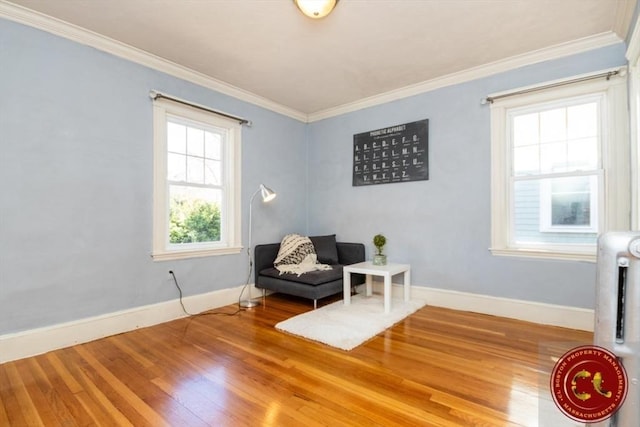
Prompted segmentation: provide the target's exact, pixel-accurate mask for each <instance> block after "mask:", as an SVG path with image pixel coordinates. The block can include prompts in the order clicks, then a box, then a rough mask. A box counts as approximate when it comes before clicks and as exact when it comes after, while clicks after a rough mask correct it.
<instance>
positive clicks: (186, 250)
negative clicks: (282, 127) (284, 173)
mask: <svg viewBox="0 0 640 427" xmlns="http://www.w3.org/2000/svg"><path fill="white" fill-rule="evenodd" d="M239 176H240V124H239V123H238V122H236V121H233V120H230V119H226V118H223V117H219V116H218V115H215V114H213V113H207V112H204V111H201V110H198V109H195V108H190V107H186V106H183V105H180V104H177V103H174V102H171V101H165V100H155V101H154V241H153V257H154V259H159V260H162V259H175V258H186V257H194V256H207V255H216V254H227V253H238V252H239V251H240V249H241V247H240V231H239V226H240V220H239V218H238V216H239V214H240V211H239V194H238V192H239V189H240V182H239Z"/></svg>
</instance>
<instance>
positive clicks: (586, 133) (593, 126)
mask: <svg viewBox="0 0 640 427" xmlns="http://www.w3.org/2000/svg"><path fill="white" fill-rule="evenodd" d="M597 135H598V104H597V103H595V102H591V103H589V104H582V105H575V106H573V107H569V108H567V136H568V138H569V139H575V138H585V137H595V136H597Z"/></svg>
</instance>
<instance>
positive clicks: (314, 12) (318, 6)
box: [293, 0, 339, 19]
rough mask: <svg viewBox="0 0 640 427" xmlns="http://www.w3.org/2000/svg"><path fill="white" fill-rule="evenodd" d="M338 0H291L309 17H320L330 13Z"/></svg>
mask: <svg viewBox="0 0 640 427" xmlns="http://www.w3.org/2000/svg"><path fill="white" fill-rule="evenodd" d="M338 1H339V0H293V2H294V3H295V4H296V6H298V9H300V11H301V12H302V13H304V14H305V15H307V16H308V17H309V18H313V19H320V18H324V17H325V16H327V15H328V14H330V13H331V11H332V10H333V8H334V7H336V4H338Z"/></svg>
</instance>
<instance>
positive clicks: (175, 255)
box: [151, 246, 242, 261]
mask: <svg viewBox="0 0 640 427" xmlns="http://www.w3.org/2000/svg"><path fill="white" fill-rule="evenodd" d="M241 251H242V247H241V246H234V247H227V248H218V249H192V250H183V251H165V252H154V253H152V254H151V257H152V258H153V260H154V261H170V260H175V259H188V258H202V257H207V256H217V255H232V254H239V253H240V252H241Z"/></svg>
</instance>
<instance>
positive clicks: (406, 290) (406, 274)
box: [404, 270, 411, 301]
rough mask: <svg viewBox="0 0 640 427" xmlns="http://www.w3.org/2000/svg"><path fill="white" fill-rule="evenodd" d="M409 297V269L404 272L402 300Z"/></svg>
mask: <svg viewBox="0 0 640 427" xmlns="http://www.w3.org/2000/svg"><path fill="white" fill-rule="evenodd" d="M410 299H411V270H407V271H405V272H404V300H405V301H409V300H410Z"/></svg>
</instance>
